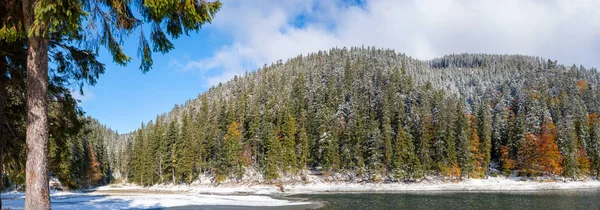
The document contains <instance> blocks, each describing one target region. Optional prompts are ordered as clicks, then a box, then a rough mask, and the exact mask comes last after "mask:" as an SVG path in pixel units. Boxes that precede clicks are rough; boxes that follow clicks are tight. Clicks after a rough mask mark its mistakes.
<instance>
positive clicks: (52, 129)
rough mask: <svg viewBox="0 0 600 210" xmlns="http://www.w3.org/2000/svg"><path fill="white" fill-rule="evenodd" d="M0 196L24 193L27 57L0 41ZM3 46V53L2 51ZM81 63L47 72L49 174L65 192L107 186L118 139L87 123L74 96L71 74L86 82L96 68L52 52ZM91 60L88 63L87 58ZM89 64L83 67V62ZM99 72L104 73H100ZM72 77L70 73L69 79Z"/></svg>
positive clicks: (94, 123)
mask: <svg viewBox="0 0 600 210" xmlns="http://www.w3.org/2000/svg"><path fill="white" fill-rule="evenodd" d="M0 46H3V48H2V49H0V192H1V191H4V190H7V189H8V190H23V189H24V186H25V163H26V142H25V136H26V121H27V120H26V119H27V114H26V113H27V112H26V110H27V108H26V107H27V106H26V93H27V90H26V78H27V77H26V68H25V65H26V58H27V56H26V52H27V50H26V49H27V48H26V47H24V44H23V43H22V42H14V43H10V44H9V43H6V42H5V41H3V40H0ZM4 46H5V47H4ZM73 54H76V56H75V57H77V58H79V59H80V60H79V61H80V62H73V63H71V62H57V65H55V66H53V68H51V69H50V73H49V77H50V78H51V80H50V83H49V85H48V94H47V101H48V124H49V134H50V135H49V136H50V138H49V140H50V141H49V142H50V144H49V145H48V150H49V173H50V174H51V175H52V176H54V177H55V178H58V179H59V180H60V181H61V182H62V184H63V185H64V186H63V187H67V188H71V189H73V188H80V187H88V186H92V185H99V184H103V183H108V182H109V181H110V179H111V174H112V172H111V170H110V168H111V167H112V163H110V162H109V159H111V160H112V159H115V158H112V157H111V155H112V154H110V153H109V150H108V149H107V148H109V147H108V146H109V145H112V144H115V143H116V142H117V138H118V137H119V136H118V135H117V134H116V133H115V132H114V131H111V130H110V129H108V128H107V127H105V126H103V125H101V124H100V123H98V122H97V121H96V120H94V119H92V118H89V117H87V118H86V117H85V116H84V115H85V114H84V112H83V110H82V109H81V108H80V107H78V101H77V100H76V99H75V98H74V97H73V96H72V93H71V91H72V90H71V89H70V88H69V87H72V86H73V84H72V83H70V82H69V81H70V80H69V78H70V77H71V73H72V72H71V71H75V70H81V71H83V72H84V73H82V75H79V74H78V75H77V76H76V77H85V78H86V79H87V78H89V77H90V75H88V73H92V72H93V71H90V70H89V68H92V67H94V66H95V65H100V66H102V65H101V64H99V63H94V62H97V61H95V59H94V58H93V55H91V54H85V52H75V51H72V52H68V53H67V52H63V51H61V50H58V49H54V48H53V51H52V53H51V55H52V57H53V58H54V59H57V60H60V59H63V57H62V56H73ZM86 56H90V57H91V58H87V57H86ZM86 58H87V59H90V60H87V61H85V62H84V61H82V60H85V59H86ZM102 71H103V69H102ZM73 74H74V73H73Z"/></svg>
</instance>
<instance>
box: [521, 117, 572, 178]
mask: <svg viewBox="0 0 600 210" xmlns="http://www.w3.org/2000/svg"><path fill="white" fill-rule="evenodd" d="M517 160H518V164H519V165H518V167H519V169H520V172H521V173H523V174H525V175H529V176H538V175H559V174H561V173H562V171H563V168H562V166H561V163H562V160H563V157H562V155H561V154H560V151H559V149H558V145H557V144H556V126H555V125H554V123H552V121H550V120H547V121H546V123H545V124H543V125H542V129H541V132H540V134H539V135H535V134H533V133H527V134H526V135H525V137H524V138H523V139H522V140H521V147H520V149H519V151H518V152H517Z"/></svg>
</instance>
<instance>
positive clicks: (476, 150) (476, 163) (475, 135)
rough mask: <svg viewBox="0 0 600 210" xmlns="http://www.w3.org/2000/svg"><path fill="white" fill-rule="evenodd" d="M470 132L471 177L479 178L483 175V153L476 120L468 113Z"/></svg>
mask: <svg viewBox="0 0 600 210" xmlns="http://www.w3.org/2000/svg"><path fill="white" fill-rule="evenodd" d="M469 120H470V121H469V123H470V126H469V128H470V132H471V138H470V140H471V148H469V150H470V151H471V154H472V156H471V157H472V161H473V171H472V172H471V177H472V178H481V177H484V176H485V173H486V172H485V167H484V160H483V158H484V154H483V152H482V151H481V150H480V145H481V141H480V138H479V131H478V130H477V120H476V118H475V116H474V115H469Z"/></svg>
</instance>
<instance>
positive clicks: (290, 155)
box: [281, 111, 298, 173]
mask: <svg viewBox="0 0 600 210" xmlns="http://www.w3.org/2000/svg"><path fill="white" fill-rule="evenodd" d="M296 129H297V124H296V118H294V117H293V116H292V113H290V112H289V111H286V114H285V117H284V124H283V126H282V129H281V131H282V145H281V146H282V149H283V150H282V151H281V155H282V157H283V160H282V161H283V164H282V169H283V170H284V171H286V172H291V173H295V172H296V170H297V165H296V164H297V161H298V160H297V158H296V133H297V131H296Z"/></svg>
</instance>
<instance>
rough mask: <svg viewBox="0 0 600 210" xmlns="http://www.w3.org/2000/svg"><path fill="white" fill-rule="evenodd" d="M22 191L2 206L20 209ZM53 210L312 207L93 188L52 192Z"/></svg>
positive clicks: (274, 201) (255, 199) (9, 196)
mask: <svg viewBox="0 0 600 210" xmlns="http://www.w3.org/2000/svg"><path fill="white" fill-rule="evenodd" d="M24 201H25V195H24V194H23V193H16V192H12V193H3V194H2V202H3V208H8V209H23V205H24ZM51 205H52V209H55V210H56V209H59V210H60V209H85V210H90V209H156V208H168V207H183V206H202V207H203V208H205V209H206V208H207V209H211V207H213V208H217V209H218V208H219V207H222V208H223V207H224V208H228V207H238V208H239V207H248V208H251V207H261V208H262V207H283V206H288V207H289V206H298V207H299V208H300V207H311V206H314V204H311V203H308V202H295V201H287V200H280V199H274V198H271V197H268V196H257V195H248V196H241V195H206V194H191V193H152V192H151V193H148V192H146V191H143V190H142V191H136V190H111V191H96V192H91V193H62V192H61V193H52V195H51Z"/></svg>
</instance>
